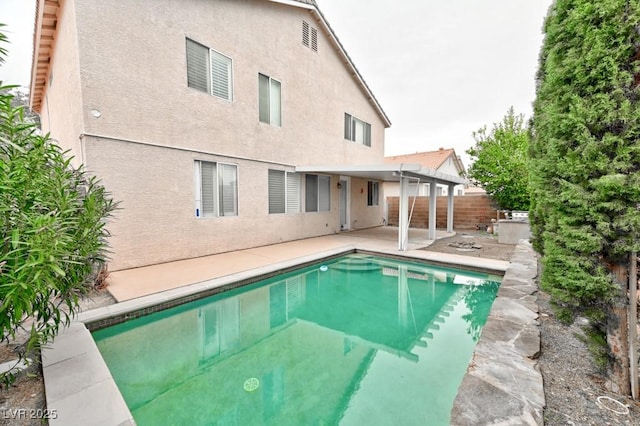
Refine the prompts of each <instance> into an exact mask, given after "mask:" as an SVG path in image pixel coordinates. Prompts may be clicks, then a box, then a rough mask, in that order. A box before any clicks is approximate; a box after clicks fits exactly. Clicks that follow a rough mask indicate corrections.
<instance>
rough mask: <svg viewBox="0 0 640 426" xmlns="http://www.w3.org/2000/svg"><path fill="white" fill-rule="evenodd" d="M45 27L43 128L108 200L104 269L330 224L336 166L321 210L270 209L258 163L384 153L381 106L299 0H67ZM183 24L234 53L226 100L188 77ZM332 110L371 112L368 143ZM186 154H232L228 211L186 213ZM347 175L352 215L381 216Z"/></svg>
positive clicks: (187, 33)
mask: <svg viewBox="0 0 640 426" xmlns="http://www.w3.org/2000/svg"><path fill="white" fill-rule="evenodd" d="M303 20H304V21H306V22H308V23H309V24H310V25H311V26H312V27H313V28H316V29H317V30H318V52H314V51H313V50H311V49H309V48H308V47H305V46H304V45H303V44H302V22H303ZM57 33H58V34H57V39H56V48H55V50H54V54H53V60H52V66H53V70H54V71H53V72H54V79H53V82H54V84H53V85H52V87H50V88H48V89H47V91H46V92H45V95H46V97H47V98H46V99H47V105H45V106H44V107H43V110H44V109H45V108H49V110H48V111H47V112H44V111H43V128H44V130H45V131H48V130H50V131H51V133H52V136H53V137H54V138H57V139H58V140H59V141H60V143H61V145H63V146H64V147H65V148H68V149H71V150H72V151H73V154H74V155H75V156H76V158H77V160H76V165H77V164H79V162H80V161H82V163H84V164H85V166H86V167H87V169H88V170H89V171H90V172H91V173H93V174H95V175H96V176H98V177H99V178H101V179H102V182H103V184H104V186H105V187H106V189H107V190H108V191H110V192H111V194H112V196H113V198H114V199H115V200H116V201H119V202H120V209H119V210H118V211H117V212H115V214H114V217H113V219H112V220H111V222H110V223H109V225H108V229H109V230H110V232H111V233H112V236H111V237H110V239H109V243H110V246H111V251H112V253H113V254H112V260H111V263H110V269H111V270H114V271H115V270H120V269H126V268H132V267H138V266H144V265H149V264H156V263H162V262H168V261H172V260H179V259H186V258H191V257H198V256H204V255H208V254H214V253H221V252H226V251H231V250H238V249H243V248H248V247H256V246H261V245H268V244H273V243H278V242H283V241H290V240H295V239H300V238H308V237H314V236H319V235H326V234H330V233H334V232H339V229H340V224H339V217H340V215H339V189H338V188H337V183H338V179H339V177H338V176H331V186H330V187H331V210H330V211H329V212H318V213H304V212H303V213H297V214H269V212H268V169H269V168H275V169H279V170H289V171H293V170H294V167H295V166H297V165H313V164H381V163H382V162H383V157H384V129H385V121H384V117H383V116H381V114H380V111H379V110H378V109H376V108H374V106H373V104H372V103H371V101H370V100H369V99H368V96H369V95H367V94H366V93H365V90H364V89H363V88H362V87H361V86H360V85H359V84H358V83H357V81H356V79H355V78H354V77H353V75H352V73H353V70H352V69H351V68H349V67H348V66H347V65H346V64H345V62H344V61H345V59H344V58H343V57H342V56H341V55H340V54H339V53H338V52H337V50H336V47H335V46H334V45H333V44H332V43H331V41H330V39H329V34H328V33H325V31H324V28H323V27H322V25H321V23H320V22H318V21H317V20H316V16H315V15H313V14H312V13H311V12H309V11H308V10H306V9H304V8H298V7H293V6H290V5H285V4H280V3H274V2H268V1H264V0H215V1H203V0H182V1H174V0H157V1H155V2H153V5H150V4H149V3H148V2H122V1H116V0H100V1H97V0H66V1H65V2H62V3H60V11H59V21H58V29H57ZM187 38H190V39H192V40H194V41H196V42H198V43H201V44H203V45H206V46H208V47H210V48H212V49H214V50H216V51H218V52H220V53H222V54H224V55H226V56H228V57H230V58H231V59H232V60H233V100H232V101H227V100H223V99H220V98H217V97H215V96H211V95H210V94H208V93H204V92H201V91H198V90H196V89H193V88H189V87H188V85H187V69H186V39H187ZM259 73H262V74H265V75H268V76H270V77H271V78H274V79H276V80H278V81H280V83H281V85H282V126H281V127H276V126H272V125H269V124H265V123H261V122H260V121H259V114H258V74H259ZM345 113H349V114H350V115H352V116H355V117H357V118H359V119H361V120H363V121H366V122H368V123H370V124H371V126H372V133H371V146H370V147H368V146H364V145H362V144H358V143H355V142H351V141H348V140H345V139H344V114H345ZM194 160H204V161H214V162H218V161H219V162H225V163H232V164H236V165H237V166H238V216H232V217H219V218H206V219H198V218H196V217H195V214H194V199H195V184H194V165H193V164H194ZM351 188H352V194H351V196H350V208H351V211H350V223H351V229H359V228H365V227H371V226H377V225H380V224H382V217H383V204H384V203H383V199H382V196H381V198H380V202H379V206H367V205H366V204H367V182H366V180H358V179H353V180H352V187H351ZM362 188H364V192H361V191H360V190H361V189H362ZM302 206H303V209H304V203H303V204H302Z"/></svg>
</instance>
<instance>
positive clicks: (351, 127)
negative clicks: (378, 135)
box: [344, 113, 371, 146]
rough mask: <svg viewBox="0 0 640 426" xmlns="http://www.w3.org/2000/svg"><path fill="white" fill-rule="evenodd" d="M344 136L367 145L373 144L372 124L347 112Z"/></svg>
mask: <svg viewBox="0 0 640 426" xmlns="http://www.w3.org/2000/svg"><path fill="white" fill-rule="evenodd" d="M344 138H345V139H347V140H350V141H354V142H357V143H361V144H363V145H366V146H371V124H369V123H367V122H364V121H362V120H360V119H358V118H355V117H354V116H352V115H350V114H346V113H345V114H344Z"/></svg>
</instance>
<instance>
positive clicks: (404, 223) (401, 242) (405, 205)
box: [398, 176, 409, 251]
mask: <svg viewBox="0 0 640 426" xmlns="http://www.w3.org/2000/svg"><path fill="white" fill-rule="evenodd" d="M399 201H400V205H399V206H398V214H399V217H398V250H400V251H405V250H406V249H407V244H408V243H409V179H407V178H406V177H404V176H401V177H400V200H399Z"/></svg>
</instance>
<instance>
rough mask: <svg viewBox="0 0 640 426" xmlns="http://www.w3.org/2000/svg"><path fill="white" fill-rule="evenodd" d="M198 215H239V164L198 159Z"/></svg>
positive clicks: (196, 175)
mask: <svg viewBox="0 0 640 426" xmlns="http://www.w3.org/2000/svg"><path fill="white" fill-rule="evenodd" d="M194 165H195V169H194V176H195V194H196V199H195V204H196V217H217V216H237V215H238V166H236V165H234V164H222V163H213V162H210V161H199V160H196V161H195V163H194Z"/></svg>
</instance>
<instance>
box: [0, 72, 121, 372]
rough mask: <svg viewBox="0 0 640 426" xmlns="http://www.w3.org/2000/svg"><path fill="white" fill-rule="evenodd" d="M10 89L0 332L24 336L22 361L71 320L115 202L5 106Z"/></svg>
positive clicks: (1, 149) (1, 98)
mask: <svg viewBox="0 0 640 426" xmlns="http://www.w3.org/2000/svg"><path fill="white" fill-rule="evenodd" d="M10 88H11V87H9V86H4V87H3V86H2V84H1V82H0V300H1V303H0V331H1V333H2V339H3V340H4V341H7V342H9V341H11V340H13V339H14V338H15V337H16V334H17V333H18V332H19V331H20V330H22V331H24V332H27V333H28V338H27V339H26V342H24V343H23V344H21V345H20V346H18V355H19V357H20V358H21V359H24V358H25V357H26V356H27V355H29V354H32V353H34V352H36V353H37V351H38V350H39V349H40V348H41V347H42V345H44V344H45V343H46V342H48V341H50V340H51V339H52V338H53V337H54V336H55V335H56V334H57V333H58V330H59V327H60V325H61V324H68V323H69V321H70V319H71V317H72V315H73V314H74V312H75V310H76V308H77V303H78V296H79V295H80V294H82V293H83V292H86V291H87V290H88V289H89V288H90V284H91V278H92V276H93V275H94V274H95V273H96V272H97V271H98V270H99V269H100V267H101V265H103V264H104V263H105V261H106V248H107V243H106V237H107V236H108V232H107V229H106V228H105V219H106V218H107V217H109V215H110V213H111V212H112V211H113V209H114V208H115V204H114V202H113V201H112V199H111V198H110V197H109V195H108V194H107V192H106V191H105V189H104V188H103V187H102V186H101V185H99V184H98V182H97V181H96V179H95V178H93V177H90V176H88V175H87V173H86V172H85V171H83V170H82V169H74V168H73V167H72V166H71V163H70V161H71V159H70V158H69V157H68V156H67V155H66V153H64V152H62V150H61V149H60V148H59V147H58V146H57V145H56V144H55V143H54V142H53V141H52V140H51V139H50V138H49V136H48V135H44V136H43V135H40V134H39V131H38V129H37V128H36V126H35V125H34V124H33V123H30V122H28V121H27V120H25V118H24V111H23V108H21V107H13V106H12V105H11V100H12V95H10V94H8V90H7V89H10ZM12 380H13V373H12V372H9V373H7V374H3V375H0V382H2V383H4V384H5V385H8V384H10V383H11V382H12Z"/></svg>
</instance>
